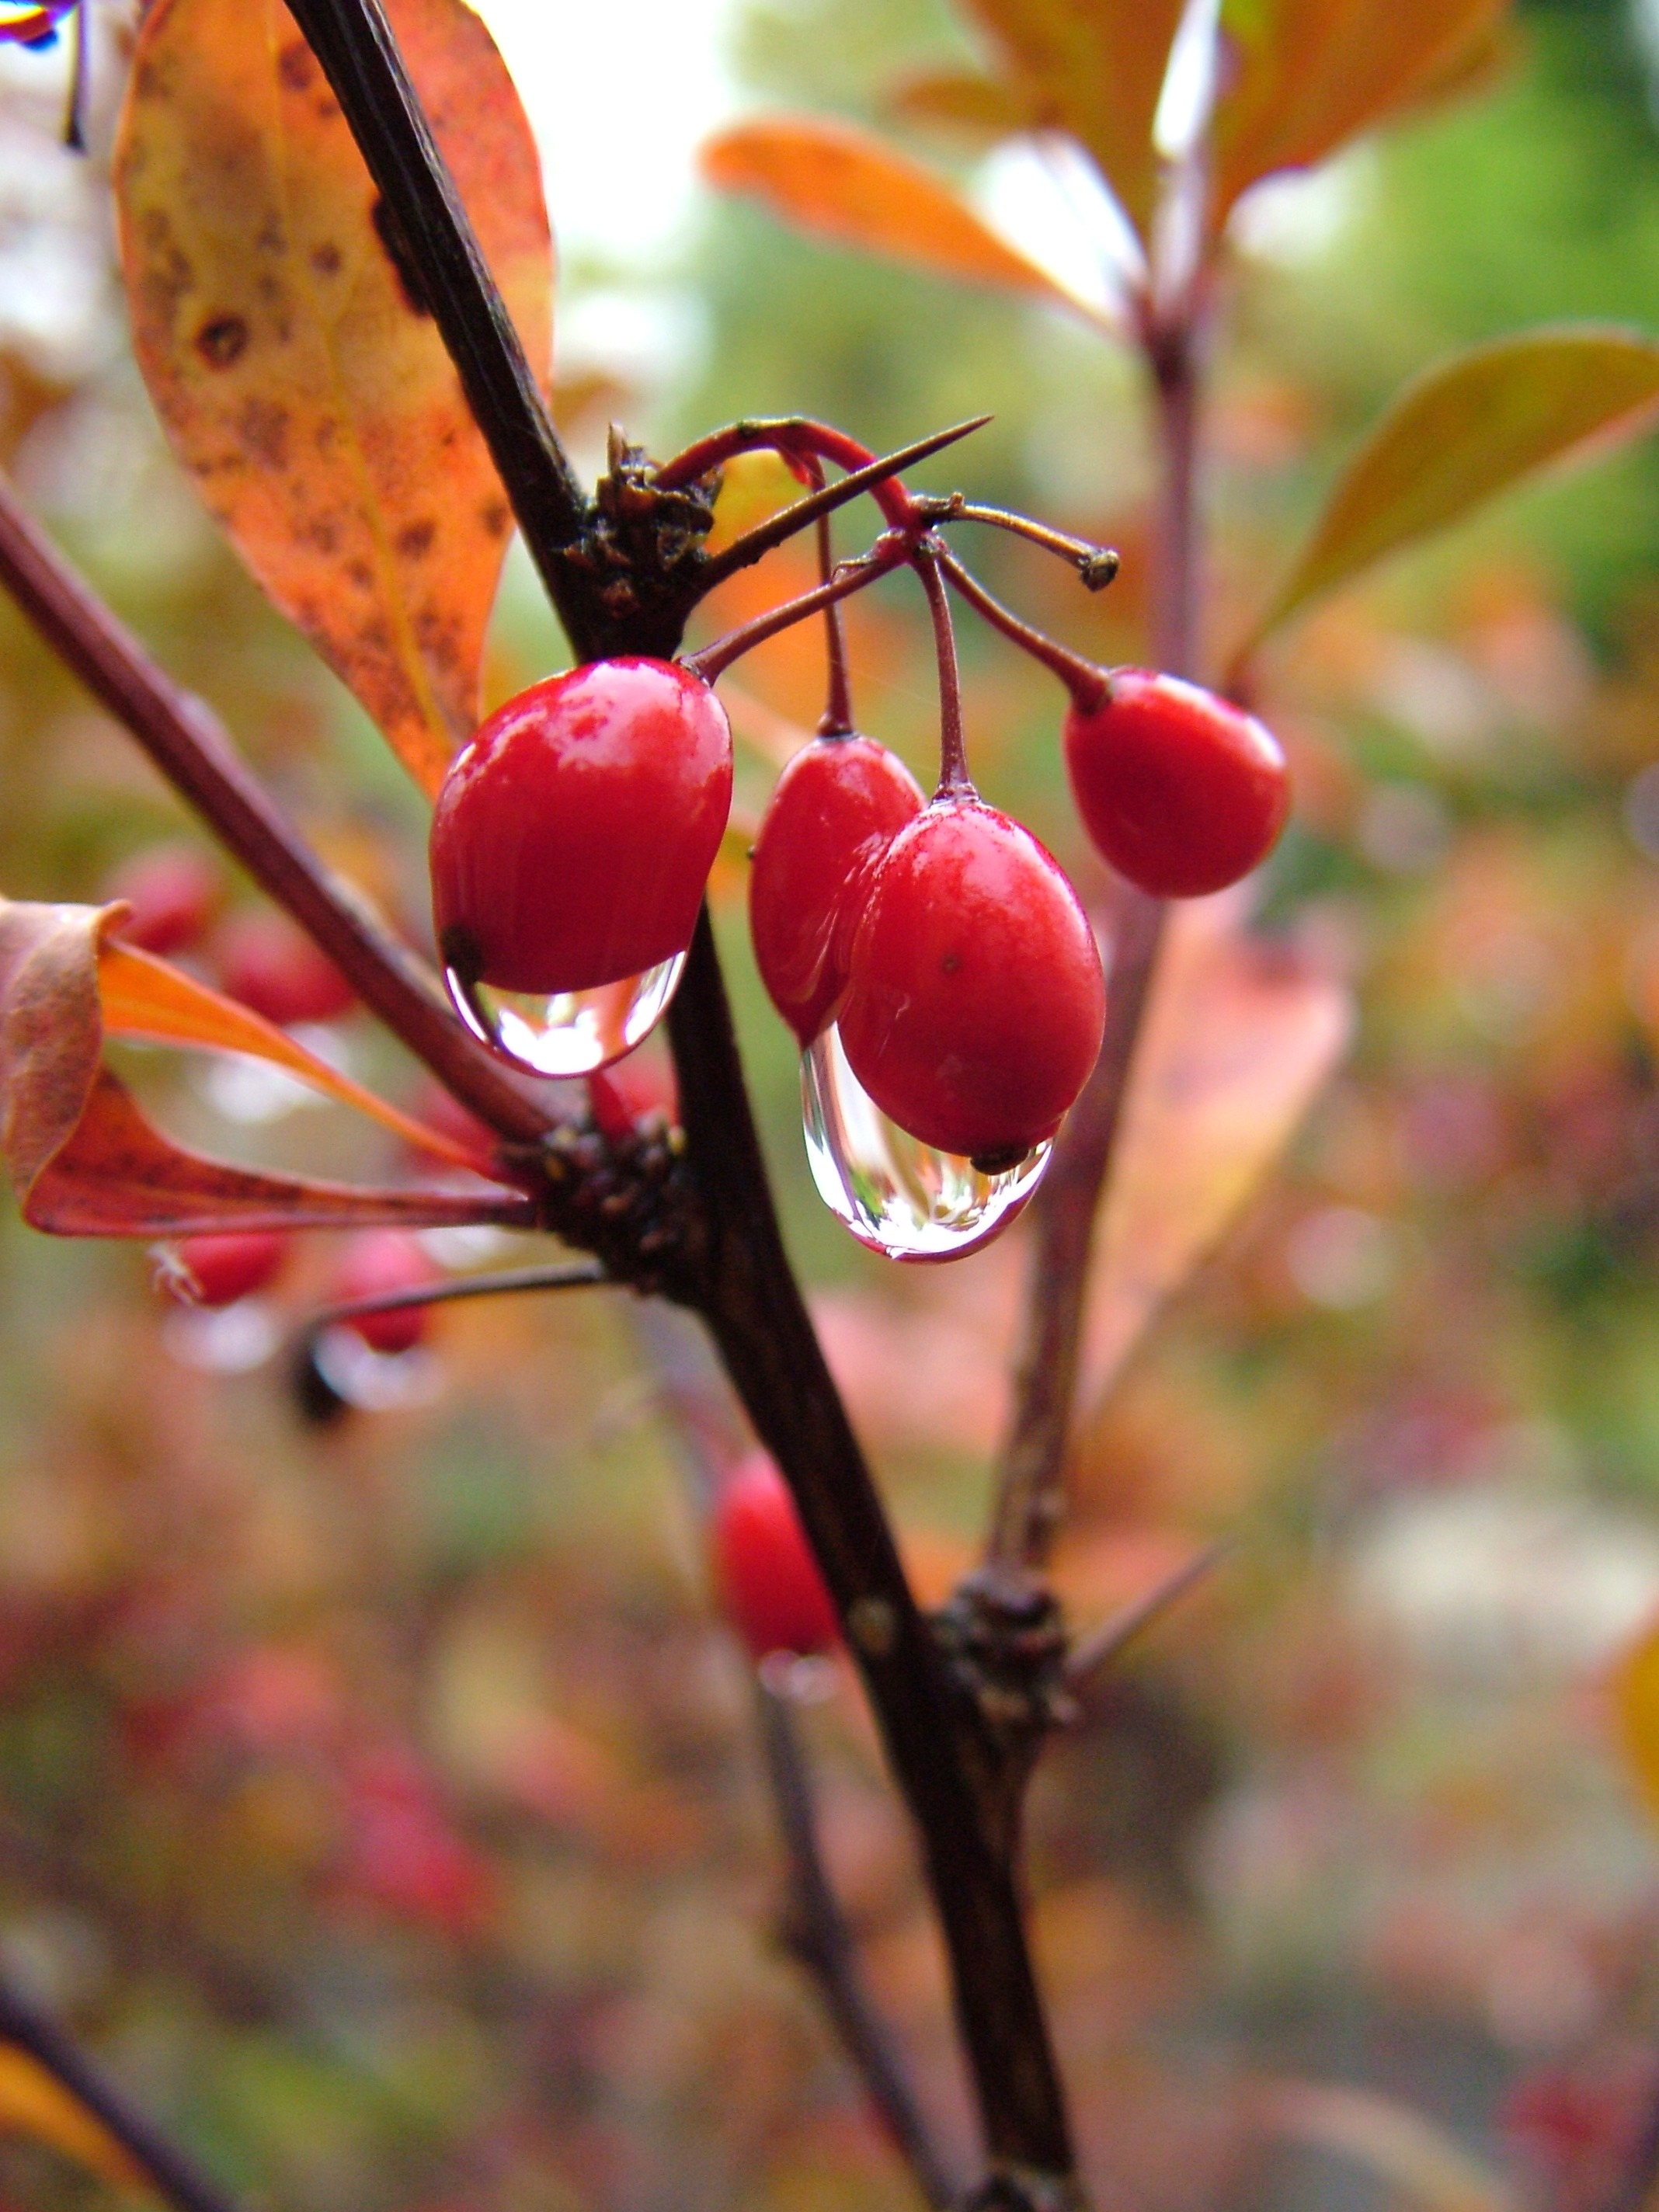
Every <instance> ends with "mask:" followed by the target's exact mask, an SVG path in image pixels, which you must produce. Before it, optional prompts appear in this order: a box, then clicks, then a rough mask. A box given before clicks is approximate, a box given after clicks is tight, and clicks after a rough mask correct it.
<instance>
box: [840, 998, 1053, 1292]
mask: <svg viewBox="0 0 1659 2212" xmlns="http://www.w3.org/2000/svg"><path fill="white" fill-rule="evenodd" d="M800 1074H801V1118H802V1121H803V1123H804V1125H805V1133H806V1157H807V1159H808V1161H809V1162H810V1163H811V1170H812V1180H813V1182H815V1183H816V1184H817V1188H818V1195H819V1197H820V1198H821V1199H823V1202H824V1204H825V1205H826V1206H828V1207H829V1211H830V1212H832V1213H833V1214H834V1215H836V1218H837V1219H838V1220H841V1221H843V1222H845V1223H846V1225H847V1226H848V1229H850V1230H851V1231H852V1232H853V1234H854V1237H857V1238H858V1240H859V1242H860V1244H867V1245H868V1246H869V1248H870V1249H871V1250H872V1252H880V1253H883V1254H884V1255H885V1256H886V1257H887V1258H888V1259H890V1260H911V1261H929V1260H933V1261H937V1260H960V1259H961V1258H962V1257H963V1255H965V1254H967V1253H969V1252H975V1251H977V1250H978V1249H979V1248H980V1247H981V1245H982V1244H988V1243H990V1241H991V1239H992V1237H995V1236H996V1235H998V1234H999V1232H1000V1231H1002V1230H1004V1229H1006V1227H1007V1226H1008V1224H1009V1223H1010V1222H1011V1221H1012V1219H1013V1218H1014V1217H1015V1215H1016V1214H1018V1212H1020V1210H1021V1208H1022V1207H1023V1206H1024V1204H1025V1201H1026V1200H1027V1199H1028V1198H1030V1195H1031V1193H1032V1192H1033V1191H1034V1190H1035V1189H1036V1187H1037V1185H1038V1183H1039V1182H1042V1174H1043V1170H1044V1169H1045V1168H1046V1167H1047V1166H1048V1155H1049V1152H1051V1151H1052V1150H1053V1146H1051V1145H1048V1144H1043V1145H1039V1146H1037V1147H1036V1150H1035V1151H1033V1152H1028V1153H1027V1154H1026V1155H1025V1157H1024V1159H1022V1160H1020V1161H1018V1163H1017V1164H1015V1165H1014V1166H1012V1167H1011V1168H1008V1169H1006V1170H1003V1172H1002V1173H1000V1174H999V1175H987V1174H984V1173H982V1172H981V1170H979V1169H978V1168H976V1167H975V1165H974V1164H973V1162H972V1161H971V1160H966V1159H963V1158H960V1157H959V1156H958V1155H957V1153H955V1152H937V1151H935V1150H934V1148H933V1146H931V1145H924V1144H921V1143H920V1142H919V1141H918V1140H917V1139H915V1137H912V1136H910V1135H908V1133H906V1132H905V1131H904V1130H902V1129H901V1128H900V1127H898V1125H897V1123H896V1122H895V1121H889V1120H888V1118H887V1116H886V1115H884V1113H883V1112H882V1111H881V1109H880V1108H879V1107H878V1105H877V1104H876V1103H875V1102H874V1100H873V1099H872V1098H871V1097H870V1096H869V1094H868V1093H867V1092H866V1091H865V1089H864V1087H863V1085H861V1084H860V1081H859V1079H858V1078H857V1077H856V1076H855V1075H854V1073H853V1071H852V1069H851V1068H850V1067H849V1066H848V1064H847V1055H846V1054H845V1052H843V1051H842V1042H841V1036H840V1032H839V1030H837V1029H836V1026H835V1024H833V1023H832V1024H830V1026H829V1028H828V1029H827V1030H823V1032H822V1034H821V1035H820V1036H817V1037H816V1038H815V1039H814V1040H813V1042H812V1043H811V1045H810V1046H809V1047H808V1048H807V1049H806V1051H805V1053H804V1054H802V1056H801V1063H800Z"/></svg>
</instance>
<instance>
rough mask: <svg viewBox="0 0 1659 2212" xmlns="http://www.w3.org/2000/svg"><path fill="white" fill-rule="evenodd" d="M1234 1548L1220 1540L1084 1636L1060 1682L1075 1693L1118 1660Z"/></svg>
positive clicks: (1073, 1652) (1225, 1541) (1074, 1648)
mask: <svg viewBox="0 0 1659 2212" xmlns="http://www.w3.org/2000/svg"><path fill="white" fill-rule="evenodd" d="M1232 1548H1233V1542H1232V1539H1231V1537H1227V1536H1223V1537H1221V1538H1220V1539H1219V1540H1218V1541H1217V1542H1215V1543H1213V1544H1207V1545H1206V1547H1205V1548H1204V1549H1203V1550H1202V1551H1201V1552H1199V1553H1195V1554H1194V1557H1193V1558H1192V1559H1188V1562H1187V1564H1186V1565H1185V1566H1183V1567H1177V1568H1176V1571H1175V1572H1174V1573H1173V1574H1172V1575H1166V1576H1165V1577H1164V1580H1163V1581H1162V1582H1161V1583H1158V1584H1156V1585H1155V1587H1154V1588H1153V1589H1150V1590H1149V1591H1148V1592H1147V1593H1146V1596H1145V1597H1139V1598H1136V1599H1135V1600H1134V1601H1133V1604H1130V1605H1126V1606H1124V1607H1122V1608H1121V1611H1119V1612H1117V1613H1114V1614H1113V1615H1112V1616H1111V1618H1110V1619H1109V1620H1104V1621H1103V1622H1102V1623H1101V1625H1100V1626H1099V1627H1098V1628H1097V1629H1096V1630H1095V1631H1094V1632H1093V1633H1092V1634H1091V1635H1089V1636H1085V1638H1083V1640H1082V1642H1081V1643H1080V1644H1077V1645H1075V1646H1074V1647H1073V1650H1072V1652H1071V1655H1070V1656H1069V1657H1068V1658H1067V1660H1066V1667H1065V1672H1064V1676H1063V1679H1064V1680H1065V1682H1066V1686H1067V1687H1068V1688H1070V1689H1076V1688H1078V1687H1079V1685H1080V1684H1082V1683H1084V1682H1085V1681H1086V1680H1088V1678H1089V1677H1090V1675H1091V1674H1097V1673H1098V1672H1099V1671H1100V1669H1101V1668H1103V1667H1107V1666H1109V1665H1110V1664H1111V1662H1113V1661H1114V1660H1115V1659H1118V1658H1121V1656H1122V1654H1123V1652H1124V1650H1125V1649H1126V1648H1127V1645H1129V1644H1133V1641H1134V1639H1135V1638H1136V1637H1138V1636H1139V1634H1140V1633H1141V1632H1142V1631H1143V1630H1144V1629H1147V1628H1150V1627H1151V1626H1152V1623H1153V1622H1154V1621H1155V1620H1158V1619H1159V1618H1160V1616H1161V1615H1162V1614H1163V1613H1165V1612H1166V1611H1167V1610H1168V1608H1169V1607H1170V1606H1172V1605H1173V1604H1174V1603H1175V1601H1176V1599H1177V1598H1180V1597H1184V1596H1185V1595H1186V1594H1187V1592H1188V1590H1189V1589H1192V1587H1193V1585H1194V1583H1200V1582H1202V1580H1203V1579H1204V1577H1205V1576H1206V1575H1207V1574H1209V1573H1210V1572H1211V1571H1212V1569H1213V1568H1215V1567H1216V1566H1218V1565H1219V1564H1220V1562H1221V1561H1222V1560H1223V1559H1225V1557H1226V1556H1227V1554H1228V1553H1229V1552H1231V1550H1232Z"/></svg>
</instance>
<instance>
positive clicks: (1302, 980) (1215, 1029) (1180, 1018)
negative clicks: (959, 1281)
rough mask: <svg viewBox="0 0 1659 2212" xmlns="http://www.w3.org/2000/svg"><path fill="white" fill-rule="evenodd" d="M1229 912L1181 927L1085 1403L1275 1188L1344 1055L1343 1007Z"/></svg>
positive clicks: (1119, 1170) (1133, 1104) (1132, 1136)
mask: <svg viewBox="0 0 1659 2212" xmlns="http://www.w3.org/2000/svg"><path fill="white" fill-rule="evenodd" d="M1235 911H1236V908H1235V907H1234V904H1233V902H1232V901H1231V899H1227V898H1222V899H1202V900H1194V901H1193V902H1190V903H1189V904H1186V905H1177V906H1176V908H1175V909H1174V911H1173V913H1172V915H1171V918H1170V927H1169V931H1168V933H1167V936H1166V938H1165V941H1164V951H1163V952H1162V954H1161V955H1160V958H1159V965H1158V975H1157V978H1156V980H1155V982H1154V985H1153V991H1152V1006H1151V1008H1150V1010H1149V1012H1148V1015H1147V1019H1146V1030H1145V1031H1144V1033H1143V1035H1142V1037H1141V1041H1140V1044H1139V1049H1138V1051H1137V1053H1136V1056H1135V1062H1134V1066H1133V1073H1132V1074H1131V1077H1130V1085H1129V1093H1128V1097H1127V1102H1126V1105H1125V1111H1124V1122H1123V1130H1122V1134H1121V1138H1120V1139H1119V1144H1118V1154H1117V1163H1116V1166H1115V1170H1114V1172H1113V1176H1112V1180H1111V1185H1110V1188H1109V1193H1108V1196H1107V1200H1106V1208H1105V1212H1104V1214H1103V1217H1102V1219H1101V1223H1100V1229H1099V1235H1098V1238H1097V1254H1098V1256H1097V1260H1096V1263H1095V1272H1094V1281H1093V1284H1092V1286H1091V1291H1092V1295H1091V1312H1090V1319H1089V1330H1088V1338H1087V1343H1086V1346H1085V1362H1084V1366H1085V1376H1084V1390H1083V1393H1082V1396H1083V1399H1084V1401H1085V1403H1086V1402H1087V1401H1089V1400H1091V1399H1092V1400H1094V1401H1099V1399H1100V1398H1101V1396H1102V1395H1103V1394H1104V1392H1105V1390H1106V1389H1107V1388H1108V1387H1109V1384H1110V1383H1111V1381H1112V1378H1113V1377H1114V1376H1115V1375H1116V1373H1117V1371H1118V1370H1119V1369H1120V1368H1121V1365H1122V1364H1123V1362H1124V1360H1125V1359H1126V1358H1127V1356H1128V1353H1129V1352H1130V1350H1131V1349H1132V1347H1133V1345H1134V1344H1135V1343H1136V1341H1137V1340H1138V1339H1139V1336H1140V1334H1141V1332H1142V1331H1143V1329H1144V1328H1146V1325H1147V1323H1148V1322H1150V1321H1151V1319H1152V1316H1153V1315H1154V1314H1155V1313H1156V1312H1157V1311H1158V1308H1159V1307H1160V1306H1161V1305H1162V1304H1163V1303H1164V1300H1165V1299H1166V1298H1168V1297H1170V1296H1171V1295H1172V1294H1173V1293H1174V1292H1175V1291H1177V1290H1179V1289H1180V1287H1181V1285H1182V1283H1183V1282H1185V1281H1186V1279H1187V1278H1188V1276H1189V1275H1190V1274H1191V1273H1192V1272H1193V1270H1194V1268H1195V1267H1197V1266H1198V1264H1199V1262H1200V1260H1202V1259H1203V1258H1204V1256H1205V1255H1206V1253H1207V1252H1208V1251H1209V1250H1210V1249H1211V1247H1212V1245H1213V1244H1214V1243H1216V1242H1217V1240H1218V1238H1219V1237H1220V1236H1221V1234H1222V1232H1223V1231H1224V1230H1225V1228H1226V1227H1227V1225H1228V1224H1229V1223H1230V1222H1231V1220H1232V1218H1233V1217H1234V1216H1235V1215H1236V1214H1237V1212H1238V1210H1239V1208H1240V1207H1241V1206H1243V1204H1244V1203H1245V1201H1246V1200H1247V1199H1249V1196H1250V1194H1252V1192H1253V1191H1255V1188H1257V1186H1258V1185H1259V1184H1260V1182H1261V1180H1262V1178H1263V1177H1264V1176H1266V1175H1267V1172H1268V1170H1270V1169H1271V1167H1272V1166H1273V1162H1274V1161H1275V1160H1276V1159H1277V1158H1278V1157H1279V1153H1280V1152H1281V1151H1282V1150H1283V1149H1284V1147H1285V1144H1286V1143H1287V1142H1288V1141H1289V1139H1290V1138H1291V1134H1292V1133H1293V1132H1294V1131H1295V1128H1296V1126H1297V1122H1298V1121H1300V1120H1301V1119H1302V1116H1303V1115H1304V1113H1305V1112H1306V1111H1307V1109H1308V1107H1309V1105H1310V1103H1311V1102H1312V1100H1313V1098H1314V1097H1315V1096H1316V1093H1317V1091H1319V1089H1320V1087H1321V1085H1322V1084H1323V1083H1324V1081H1325V1079H1326V1078H1327V1077H1328V1075H1329V1074H1330V1073H1331V1071H1332V1069H1333V1068H1334V1066H1335V1064H1336V1061H1337V1060H1338V1059H1339V1057H1340V1054H1341V1052H1342V1050H1343V1048H1344V1047H1345V1045H1346V1042H1347V1039H1348V1032H1349V1028H1350V1024H1351V1020H1352V1010H1351V1006H1350V1003H1349V1000H1348V994H1347V993H1346V991H1345V990H1343V989H1342V988H1341V987H1340V985H1338V984H1336V983H1334V982H1333V981H1330V980H1329V979H1328V977H1326V976H1323V975H1319V974H1317V973H1316V972H1313V971H1311V970H1310V969H1307V968H1305V967H1304V966H1303V965H1302V964H1301V963H1299V962H1298V961H1297V959H1296V958H1295V957H1293V956H1292V955H1291V954H1290V953H1288V952H1285V951H1279V950H1277V949H1275V948H1273V947H1270V946H1268V945H1263V944H1261V942H1259V941H1258V940H1256V939H1252V938H1250V937H1248V936H1247V935H1245V934H1244V933H1243V931H1242V930H1240V929H1239V928H1238V927H1237V926H1236V924H1235V923H1234V922H1233V921H1232V919H1231V916H1232V915H1233V914H1234V912H1235Z"/></svg>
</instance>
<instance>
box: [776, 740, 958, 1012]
mask: <svg viewBox="0 0 1659 2212" xmlns="http://www.w3.org/2000/svg"><path fill="white" fill-rule="evenodd" d="M921 807H922V797H921V792H920V790H918V788H917V787H916V782H915V777H914V776H913V775H911V774H910V771H909V769H907V768H906V767H905V765H904V763H903V762H902V760H900V758H899V757H898V756H897V754H896V753H891V752H889V751H888V750H887V748H886V746H885V745H880V744H877V743H876V742H875V740H874V738H860V737H846V738H817V740H815V742H814V743H813V744H810V745H807V746H805V747H804V748H803V749H802V750H800V751H799V752H798V753H797V754H796V755H795V757H794V758H793V760H792V761H791V762H790V763H788V765H787V767H786V768H785V769H784V771H783V774H782V775H781V776H780V777H779V778H778V781H777V788H776V789H775V791H774V792H773V793H772V797H771V799H770V801H769V804H768V806H767V809H766V812H765V814H764V815H763V817H762V818H761V826H760V835H759V836H758V837H757V839H756V841H755V860H754V867H753V871H752V872H751V873H750V878H749V929H750V936H751V937H752V938H753V939H754V945H755V964H756V966H757V968H758V969H760V977H761V981H762V982H763V983H764V984H765V986H766V989H767V994H768V996H769V998H770V1000H771V1001H772V1004H773V1005H774V1006H775V1007H776V1008H777V1010H778V1012H780V1013H781V1015H782V1016H783V1018H784V1019H785V1021H787V1023H788V1024H789V1026H790V1028H791V1029H792V1030H793V1031H794V1032H795V1035H796V1036H797V1037H798V1038H799V1040H800V1042H801V1045H802V1048H805V1047H806V1046H807V1045H809V1044H811V1042H812V1040H813V1038H814V1037H815V1036H817V1034H818V1032H819V1030H822V1029H823V1026H824V1024H825V1023H826V1022H828V1021H829V1020H830V1019H831V1018H832V1017H833V1015H834V1012H835V1007H836V1000H838V999H839V998H840V997H841V994H842V992H843V991H844V990H845V989H846V987H847V965H848V956H849V954H850V952H851V950H852V938H853V932H854V929H855V928H856V927H857V924H858V920H859V916H860V914H861V913H862V911H863V907H864V901H865V897H866V894H867V891H868V889H869V878H870V877H871V875H872V872H873V871H874V868H875V866H876V863H877V862H878V860H880V858H881V856H882V854H884V852H885V851H886V850H887V848H888V846H889V845H890V844H891V842H892V841H893V839H894V837H895V836H896V835H897V833H898V832H899V831H900V830H901V829H902V828H903V827H904V825H905V823H907V822H908V821H911V820H912V819H914V817H915V816H916V815H918V814H920V813H921Z"/></svg>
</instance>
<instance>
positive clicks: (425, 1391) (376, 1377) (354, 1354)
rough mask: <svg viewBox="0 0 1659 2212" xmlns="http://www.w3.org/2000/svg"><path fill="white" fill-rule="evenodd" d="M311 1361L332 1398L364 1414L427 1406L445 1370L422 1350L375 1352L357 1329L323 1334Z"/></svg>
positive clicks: (416, 1348) (437, 1388) (314, 1348)
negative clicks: (339, 1399)
mask: <svg viewBox="0 0 1659 2212" xmlns="http://www.w3.org/2000/svg"><path fill="white" fill-rule="evenodd" d="M311 1356H312V1358H313V1361H314V1362H315V1364H316V1367H317V1371H318V1373H319V1375H320V1376H322V1378H323V1380H324V1381H325V1383H327V1384H328V1386H329V1388H330V1389H331V1390H332V1391H333V1393H334V1395H335V1396H336V1397H337V1398H343V1399H344V1401H345V1402H346V1404H347V1405H348V1406H357V1407H362V1410H363V1411H364V1412H365V1413H395V1412H397V1411H398V1409H400V1408H401V1407H409V1406H425V1405H429V1404H430V1403H431V1401H432V1400H433V1399H435V1397H436V1396H437V1395H438V1394H439V1392H440V1391H441V1389H442V1388H443V1369H442V1367H441V1365H440V1364H439V1363H438V1361H437V1360H436V1359H435V1358H433V1356H432V1354H431V1353H430V1352H428V1351H427V1350H426V1349H425V1347H424V1346H422V1345H418V1344H417V1345H415V1346H411V1347H410V1350H409V1351H407V1352H376V1351H374V1349H373V1348H372V1347H371V1346H368V1345H367V1344H365V1343H364V1342H363V1340H362V1337H361V1336H359V1335H358V1334H357V1332H356V1329H355V1328H345V1327H343V1326H341V1327H338V1328H325V1329H324V1330H323V1331H322V1333H321V1334H320V1335H319V1337H318V1339H317V1341H316V1343H315V1344H314V1345H313V1346H312V1353H311Z"/></svg>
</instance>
